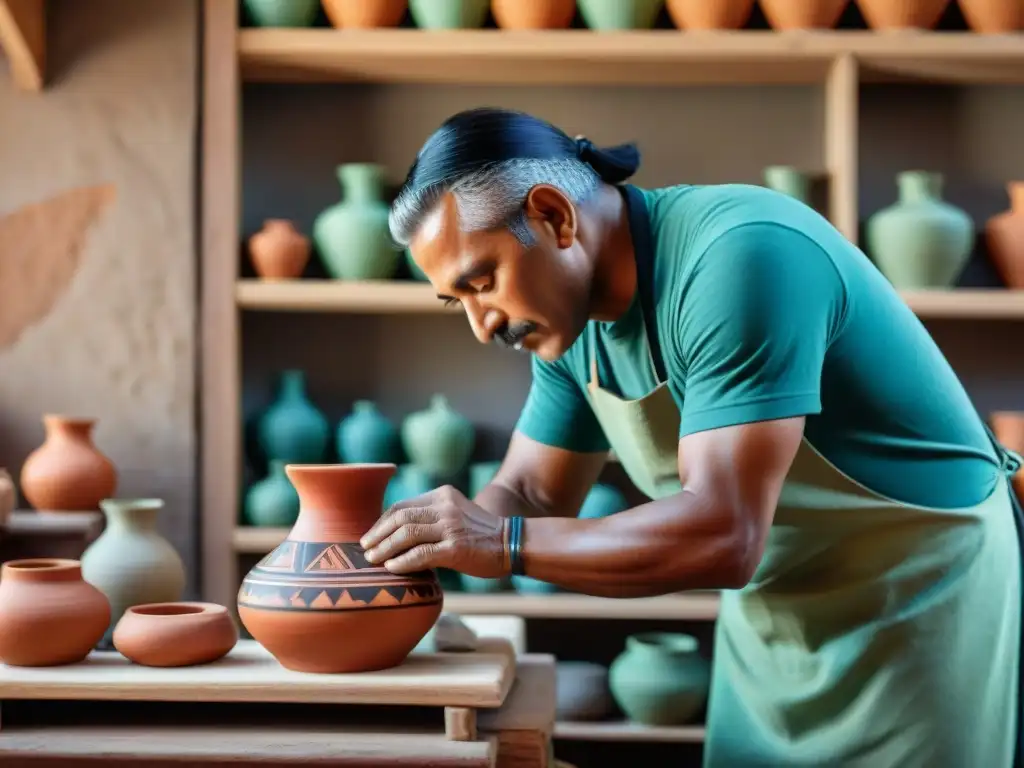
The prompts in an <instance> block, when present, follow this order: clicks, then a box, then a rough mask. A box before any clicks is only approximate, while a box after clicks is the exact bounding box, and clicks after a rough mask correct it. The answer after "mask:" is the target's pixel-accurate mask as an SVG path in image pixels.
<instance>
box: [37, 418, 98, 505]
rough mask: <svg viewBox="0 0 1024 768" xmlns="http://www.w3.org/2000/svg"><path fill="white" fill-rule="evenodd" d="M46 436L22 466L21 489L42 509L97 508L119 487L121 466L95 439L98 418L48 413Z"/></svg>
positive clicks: (44, 422) (45, 422)
mask: <svg viewBox="0 0 1024 768" xmlns="http://www.w3.org/2000/svg"><path fill="white" fill-rule="evenodd" d="M43 425H44V427H45V429H46V440H45V441H44V442H43V444H42V445H41V446H39V447H38V448H36V449H35V450H34V451H32V453H30V454H29V456H28V458H27V459H26V460H25V463H24V464H23V465H22V468H21V493H22V495H23V496H24V497H25V499H26V500H27V501H28V502H29V503H30V504H31V505H32V506H33V507H35V508H36V509H37V510H40V511H57V510H60V511H66V512H87V511H89V512H94V511H96V510H98V509H99V505H100V501H101V500H102V499H105V498H107V497H108V496H112V495H113V494H114V491H115V490H116V489H117V470H116V469H115V467H114V464H113V463H112V462H111V461H110V459H108V458H107V457H106V456H105V455H104V454H103V453H102V452H101V451H100V450H99V449H98V448H97V447H96V445H95V444H94V443H93V438H92V433H93V428H94V427H95V425H96V420H95V419H86V418H73V417H70V416H56V415H52V414H49V415H46V416H44V417H43Z"/></svg>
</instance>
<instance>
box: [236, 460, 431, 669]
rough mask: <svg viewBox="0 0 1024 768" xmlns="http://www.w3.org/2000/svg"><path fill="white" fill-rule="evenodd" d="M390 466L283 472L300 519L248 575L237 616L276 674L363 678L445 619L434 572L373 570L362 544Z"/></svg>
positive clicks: (399, 657)
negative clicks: (273, 662) (283, 670)
mask: <svg viewBox="0 0 1024 768" xmlns="http://www.w3.org/2000/svg"><path fill="white" fill-rule="evenodd" d="M395 470H396V467H395V465H394V464H336V465H308V464H307V465H301V464H289V465H288V466H287V467H286V468H285V471H286V472H287V474H288V479H289V480H291V482H292V484H293V485H294V486H295V490H296V491H297V492H298V494H299V518H298V520H296V521H295V525H294V526H293V527H292V529H291V531H290V532H289V533H288V536H287V537H286V539H285V541H284V542H283V543H282V544H281V545H280V546H278V547H277V548H276V549H275V550H274V551H273V552H271V553H270V554H269V555H267V556H266V557H264V558H263V559H262V560H261V561H260V562H259V563H257V564H256V566H255V567H254V568H253V569H252V570H251V571H250V572H249V573H248V574H247V575H246V577H245V579H244V580H243V581H242V586H241V589H239V592H238V615H239V618H240V619H241V621H242V624H243V625H244V626H245V628H246V629H247V630H248V631H249V633H250V634H251V635H252V636H253V638H254V639H255V640H256V641H257V642H258V643H260V644H261V645H262V646H263V647H264V648H266V649H267V650H268V651H269V652H270V653H271V654H273V655H274V656H275V657H276V658H277V660H278V661H279V662H280V663H281V665H282V666H284V667H287V668H288V669H293V670H297V671H300V672H320V673H337V672H365V671H369V670H376V669H386V668H388V667H394V666H397V665H398V664H401V663H402V661H403V660H404V659H405V658H406V656H408V655H409V653H410V652H411V651H412V650H413V649H414V648H415V647H416V645H417V643H419V642H420V640H422V639H423V637H424V636H425V635H426V634H427V632H428V631H429V630H430V628H431V627H432V626H433V625H434V622H435V621H436V620H437V618H438V616H440V615H441V608H442V603H443V596H442V593H441V586H440V584H439V583H438V580H437V576H436V575H435V574H434V572H433V571H427V572H423V573H417V574H413V575H406V576H398V575H394V574H392V573H391V572H389V571H388V570H387V569H386V568H383V567H375V566H371V565H370V564H369V563H367V562H366V559H365V558H364V556H363V548H362V547H360V546H359V539H360V538H361V537H362V536H363V534H364V533H366V532H367V531H368V530H369V529H370V527H371V526H372V525H373V523H374V522H375V521H376V520H377V519H378V518H379V517H380V514H381V509H382V506H383V500H384V491H385V488H386V487H387V484H388V481H389V480H390V479H391V477H392V476H393V475H394V474H395Z"/></svg>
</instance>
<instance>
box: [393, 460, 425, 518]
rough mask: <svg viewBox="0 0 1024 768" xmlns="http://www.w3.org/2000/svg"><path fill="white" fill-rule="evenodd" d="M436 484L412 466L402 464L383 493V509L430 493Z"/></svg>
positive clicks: (420, 470)
mask: <svg viewBox="0 0 1024 768" xmlns="http://www.w3.org/2000/svg"><path fill="white" fill-rule="evenodd" d="M436 487H437V483H435V482H434V481H433V479H432V478H431V477H430V475H428V474H427V473H426V472H424V471H423V470H422V469H420V468H419V467H417V466H416V465H414V464H402V465H401V466H400V467H399V468H398V470H397V471H396V472H395V475H394V477H392V478H391V480H390V482H389V483H388V486H387V488H386V489H385V491H384V509H387V508H388V507H390V506H392V505H393V504H397V503H398V502H400V501H405V500H406V499H415V498H416V497H417V496H422V495H423V494H425V493H430V492H431V491H432V490H434V488H436Z"/></svg>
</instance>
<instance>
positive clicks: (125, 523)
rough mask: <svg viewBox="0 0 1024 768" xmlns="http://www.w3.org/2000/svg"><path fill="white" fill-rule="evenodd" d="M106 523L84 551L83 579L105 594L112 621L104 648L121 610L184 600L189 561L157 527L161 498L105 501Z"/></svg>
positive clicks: (103, 503)
mask: <svg viewBox="0 0 1024 768" xmlns="http://www.w3.org/2000/svg"><path fill="white" fill-rule="evenodd" d="M100 508H101V509H102V510H103V514H104V516H105V517H106V520H107V524H106V527H105V528H104V530H103V533H102V534H100V536H99V538H97V539H96V541H94V542H93V543H92V544H90V545H89V547H88V549H86V550H85V552H83V553H82V558H81V561H82V578H83V579H85V580H86V581H87V582H89V583H90V584H92V585H93V586H94V587H96V589H98V590H99V591H100V592H102V593H103V594H104V595H106V597H107V600H108V601H109V602H110V625H109V626H108V627H107V631H106V634H104V636H103V639H102V640H101V647H110V645H111V640H112V637H113V633H114V627H115V626H117V622H118V620H120V618H121V616H122V614H124V612H125V611H126V610H127V609H128V608H130V607H132V606H133V605H141V604H143V603H164V602H175V601H177V600H181V596H182V593H183V592H184V590H185V565H184V563H183V562H182V560H181V557H180V555H179V554H178V551H177V550H176V549H175V548H174V547H173V546H171V544H170V542H168V541H167V540H166V539H165V538H164V537H163V536H162V535H160V533H159V531H158V530H157V518H158V516H159V514H160V512H161V511H162V510H163V508H164V502H163V501H162V500H160V499H104V500H103V501H101V502H100Z"/></svg>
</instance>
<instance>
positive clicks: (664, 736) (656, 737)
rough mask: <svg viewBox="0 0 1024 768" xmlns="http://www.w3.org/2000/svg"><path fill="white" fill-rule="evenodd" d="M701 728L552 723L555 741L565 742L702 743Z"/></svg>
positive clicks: (615, 723) (612, 723) (632, 724)
mask: <svg viewBox="0 0 1024 768" xmlns="http://www.w3.org/2000/svg"><path fill="white" fill-rule="evenodd" d="M704 732H705V728H704V726H703V725H676V726H650V725H640V724H638V723H630V722H593V723H567V722H559V723H555V738H556V739H563V740H565V741H637V742H675V743H679V742H691V743H700V742H703V741H704Z"/></svg>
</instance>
